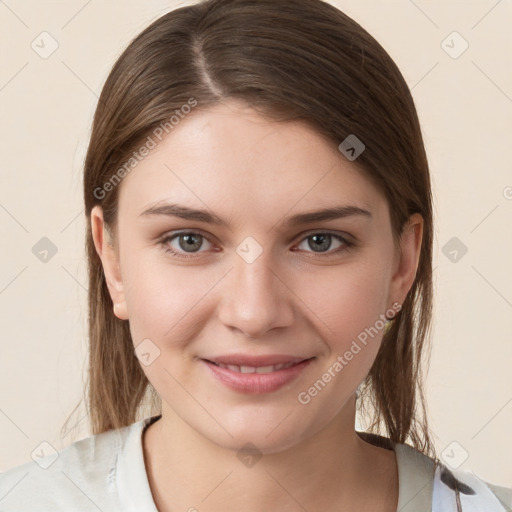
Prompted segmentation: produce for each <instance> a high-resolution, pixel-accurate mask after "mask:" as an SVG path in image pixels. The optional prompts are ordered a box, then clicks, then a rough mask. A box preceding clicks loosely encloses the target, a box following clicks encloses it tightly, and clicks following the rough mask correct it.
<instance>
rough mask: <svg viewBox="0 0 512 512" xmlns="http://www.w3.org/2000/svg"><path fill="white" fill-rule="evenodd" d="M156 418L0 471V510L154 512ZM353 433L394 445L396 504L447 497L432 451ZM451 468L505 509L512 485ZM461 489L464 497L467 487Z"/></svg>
mask: <svg viewBox="0 0 512 512" xmlns="http://www.w3.org/2000/svg"><path fill="white" fill-rule="evenodd" d="M158 418H160V416H153V417H151V418H145V419H143V420H140V421H138V422H136V423H133V424H132V425H130V426H127V427H124V428H121V429H118V430H109V431H107V432H103V433H101V434H97V435H94V436H89V437H86V438H85V439H81V440H79V441H76V442H74V443H73V444H71V445H70V446H68V447H66V448H64V449H62V450H61V451H59V452H58V453H57V454H51V455H46V456H45V457H42V458H39V459H38V460H37V461H30V462H26V463H24V464H21V465H19V466H16V467H14V468H11V469H9V470H7V471H4V472H3V473H0V512H50V511H51V512H60V511H62V512H64V511H65V512H74V511H80V512H87V511H94V512H98V511H102V512H132V511H133V512H158V509H157V508H156V506H155V503H154V501H153V497H152V494H151V488H150V486H149V482H148V477H147V474H146V468H145V465H144V454H143V448H142V433H143V431H144V429H145V428H147V426H149V425H150V424H151V423H152V422H154V421H156V420H157V419H158ZM358 434H359V435H360V436H361V437H363V439H365V440H366V441H368V442H371V443H372V444H378V445H379V446H387V447H388V448H389V447H391V446H392V449H393V450H394V451H395V453H396V458H397V464H398V476H399V498H398V511H400V512H431V510H432V504H433V503H434V505H435V503H436V501H439V498H442V499H443V501H444V502H445V503H446V502H447V499H446V498H445V497H443V496H442V494H441V491H440V490H439V491H435V489H437V485H434V483H435V478H434V476H435V473H436V474H437V473H438V471H439V468H438V471H437V472H436V468H435V465H434V461H433V460H432V459H430V458H429V457H427V456H426V455H424V454H422V453H421V452H419V451H416V450H415V449H414V448H412V447H411V446H409V445H406V444H397V443H392V442H391V441H390V440H389V439H387V438H384V437H381V436H375V435H372V434H366V433H362V432H358ZM450 474H451V475H452V476H453V475H457V476H458V477H459V479H460V480H459V482H460V481H461V480H462V481H463V482H466V483H470V484H471V485H473V488H474V489H476V492H477V494H478V496H479V497H480V496H483V497H484V498H485V499H486V500H487V501H486V502H485V503H486V504H487V503H488V504H489V505H490V506H491V508H488V509H487V510H497V511H501V510H503V511H506V510H508V509H507V508H505V506H504V505H506V506H508V507H509V508H510V507H511V506H512V489H508V488H505V487H500V486H495V485H492V484H489V483H487V482H483V481H482V480H479V479H477V477H476V476H474V475H471V476H470V475H469V474H467V473H462V472H453V473H451V472H450ZM461 477H462V478H461ZM468 478H469V479H468ZM441 480H443V482H444V479H443V478H441ZM441 480H439V481H441ZM477 480H478V481H477ZM441 486H443V487H445V489H444V490H443V492H451V490H450V489H449V488H448V487H446V485H445V484H440V487H441ZM491 489H492V491H491ZM434 491H435V492H434ZM462 492H463V491H462ZM453 496H454V497H455V493H453ZM460 496H461V497H464V499H467V497H466V495H465V494H460ZM433 498H434V499H433ZM498 498H499V500H501V501H499V500H498ZM457 499H459V498H458V497H457ZM459 501H460V499H459ZM454 503H455V501H454ZM463 503H466V502H465V501H463ZM470 505H471V504H470ZM492 507H495V508H492ZM498 507H499V508H498ZM471 509H472V507H471V506H469V507H463V510H464V511H465V510H471ZM434 510H436V508H435V507H434ZM439 510H440V511H441V510H445V509H444V508H442V509H441V508H439ZM447 510H448V509H447ZM450 510H451V509H450ZM455 510H457V509H455Z"/></svg>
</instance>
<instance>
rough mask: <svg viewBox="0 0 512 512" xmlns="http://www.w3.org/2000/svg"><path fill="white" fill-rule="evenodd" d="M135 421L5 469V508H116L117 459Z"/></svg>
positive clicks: (0, 483)
mask: <svg viewBox="0 0 512 512" xmlns="http://www.w3.org/2000/svg"><path fill="white" fill-rule="evenodd" d="M134 425H136V424H134ZM134 425H131V426H129V427H124V428H122V429H119V430H110V431H107V432H103V433H101V434H97V435H93V436H89V437H87V438H85V439H81V440H79V441H76V442H74V443H73V444H71V445H70V446H67V447H66V448H64V449H62V450H60V451H57V452H56V451H54V450H51V447H48V448H49V449H48V450H44V449H42V450H41V456H39V457H38V456H37V453H36V454H35V458H34V460H32V461H30V462H26V463H24V464H20V465H18V466H15V467H13V468H11V469H9V470H7V471H4V472H2V473H0V510H2V512H11V511H13V512H14V511H15V510H16V511H20V510H23V511H24V510H30V511H31V512H35V511H46V510H52V511H60V510H66V511H71V510H81V511H82V510H83V511H86V510H96V511H97V510H98V509H101V510H113V509H114V506H113V503H115V499H116V489H115V468H116V458H117V454H118V452H119V450H120V449H121V448H122V445H123V441H124V439H125V437H126V435H127V433H128V430H129V429H131V428H132V427H133V426H134Z"/></svg>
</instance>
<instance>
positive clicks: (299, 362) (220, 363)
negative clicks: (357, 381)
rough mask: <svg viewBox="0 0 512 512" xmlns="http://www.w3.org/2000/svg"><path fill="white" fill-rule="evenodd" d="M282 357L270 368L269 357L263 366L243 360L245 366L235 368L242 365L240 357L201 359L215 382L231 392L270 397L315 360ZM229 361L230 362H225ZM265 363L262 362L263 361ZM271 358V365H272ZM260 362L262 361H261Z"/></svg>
mask: <svg viewBox="0 0 512 512" xmlns="http://www.w3.org/2000/svg"><path fill="white" fill-rule="evenodd" d="M286 358H287V360H285V361H283V359H285V357H283V356H281V357H279V358H277V359H281V361H279V362H274V363H273V364H269V359H268V357H267V358H266V360H265V361H263V362H252V363H251V364H248V363H247V359H248V358H247V357H243V358H242V359H244V360H243V362H244V363H245V364H234V363H235V362H239V363H240V362H241V361H240V359H241V357H240V356H230V357H229V358H228V357H226V358H216V359H215V360H211V359H202V362H203V363H205V365H206V366H207V367H208V369H209V370H210V374H211V375H213V376H214V377H215V378H216V380H217V381H220V382H221V383H222V384H224V385H225V386H227V387H228V388H230V389H231V390H234V391H238V392H242V393H253V394H257V393H270V392H272V391H277V390H278V389H279V388H281V387H283V386H284V385H285V384H288V383H290V382H292V381H293V380H294V379H296V378H297V377H298V376H299V375H301V373H302V372H303V371H304V370H305V369H306V368H307V367H308V366H309V365H310V364H311V363H312V362H313V360H315V359H316V357H309V358H301V357H298V358H297V357H295V358H294V357H290V356H287V357H286ZM227 359H229V360H227ZM263 359H265V358H263ZM275 359H276V358H275V357H274V361H275ZM253 360H254V359H253ZM259 361H262V358H260V360H259Z"/></svg>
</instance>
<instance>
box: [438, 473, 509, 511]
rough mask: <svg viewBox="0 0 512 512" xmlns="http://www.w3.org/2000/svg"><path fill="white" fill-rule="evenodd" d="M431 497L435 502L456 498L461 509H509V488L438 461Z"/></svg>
mask: <svg viewBox="0 0 512 512" xmlns="http://www.w3.org/2000/svg"><path fill="white" fill-rule="evenodd" d="M434 500H435V501H436V502H437V503H441V502H447V501H455V502H456V503H457V504H459V503H460V505H461V506H462V510H466V509H467V510H485V511H486V512H510V511H511V510H512V488H509V487H502V486H500V485H497V484H494V483H491V482H488V481H486V480H483V479H482V478H480V477H479V476H478V475H476V474H475V473H473V472H471V471H462V470H454V469H449V468H448V467H447V466H445V465H443V464H439V465H438V467H437V469H436V479H435V483H434Z"/></svg>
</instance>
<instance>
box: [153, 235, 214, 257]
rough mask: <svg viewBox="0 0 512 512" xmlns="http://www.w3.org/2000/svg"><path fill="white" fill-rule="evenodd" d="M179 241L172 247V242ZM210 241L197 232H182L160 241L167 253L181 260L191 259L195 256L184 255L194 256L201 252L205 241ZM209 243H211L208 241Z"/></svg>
mask: <svg viewBox="0 0 512 512" xmlns="http://www.w3.org/2000/svg"><path fill="white" fill-rule="evenodd" d="M175 240H176V241H177V244H175V245H172V242H174V241H175ZM204 240H208V239H207V238H206V237H205V236H204V235H202V234H201V233H197V232H195V231H182V232H180V233H175V234H173V235H169V236H166V237H165V238H163V239H162V240H161V241H160V244H161V245H162V247H163V248H164V250H165V252H169V253H171V254H174V255H176V256H178V257H180V258H190V257H193V256H185V255H184V254H183V253H185V254H186V253H190V254H194V253H197V252H200V251H199V249H200V248H201V246H202V245H203V241H204ZM208 243H210V242H209V241H208Z"/></svg>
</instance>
